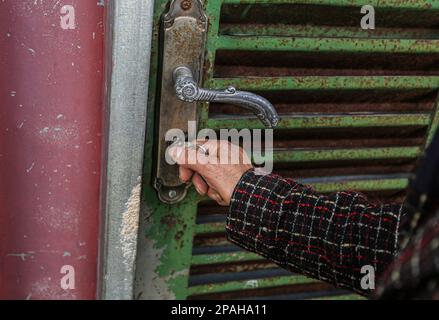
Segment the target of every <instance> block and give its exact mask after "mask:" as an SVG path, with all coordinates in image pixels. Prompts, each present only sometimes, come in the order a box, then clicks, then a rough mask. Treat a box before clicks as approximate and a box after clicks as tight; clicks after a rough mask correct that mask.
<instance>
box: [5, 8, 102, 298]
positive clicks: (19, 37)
mask: <svg viewBox="0 0 439 320" xmlns="http://www.w3.org/2000/svg"><path fill="white" fill-rule="evenodd" d="M98 2H100V1H97V0H44V1H41V0H3V1H0V98H1V100H0V299H11V298H12V299H26V298H28V299H29V298H30V299H93V298H95V296H96V281H97V280H96V279H97V250H98V222H99V221H98V217H99V178H100V156H101V125H102V124H101V118H102V100H103V94H102V88H103V86H102V83H103V22H102V20H103V11H104V9H103V7H102V6H100V5H99V4H98ZM64 5H73V7H74V8H75V15H76V21H75V22H76V29H74V30H63V29H62V28H61V24H60V16H61V13H60V10H61V7H62V6H64ZM64 265H71V266H72V267H73V268H74V271H75V289H72V290H65V289H63V288H62V287H61V282H60V281H61V278H62V277H63V276H64V275H63V274H61V272H60V271H61V268H62V266H64Z"/></svg>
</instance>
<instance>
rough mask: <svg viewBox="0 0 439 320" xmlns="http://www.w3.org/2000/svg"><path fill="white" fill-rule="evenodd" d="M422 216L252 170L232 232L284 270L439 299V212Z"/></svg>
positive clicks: (386, 294) (238, 196)
mask: <svg viewBox="0 0 439 320" xmlns="http://www.w3.org/2000/svg"><path fill="white" fill-rule="evenodd" d="M421 198H425V197H422V196H421ZM420 215H421V213H420V211H419V210H414V209H413V208H411V207H410V206H408V205H404V206H403V205H401V204H369V203H368V201H367V199H366V197H365V196H364V195H362V194H360V193H357V192H352V191H350V192H337V193H334V194H331V195H321V194H318V193H316V192H314V191H313V190H312V189H311V188H310V187H308V186H305V185H301V184H299V183H297V182H296V181H294V180H291V179H284V178H282V177H280V176H277V175H273V174H270V175H258V174H256V173H255V171H254V170H253V169H252V170H249V171H247V172H246V173H245V174H244V175H243V176H242V178H241V180H240V181H239V183H238V184H237V186H236V188H235V190H234V193H233V196H232V200H231V205H230V210H229V214H228V217H227V222H226V231H227V236H228V239H229V240H231V241H232V242H234V243H236V244H237V245H239V246H241V247H243V248H245V249H247V250H250V251H253V252H256V253H258V254H260V255H262V256H264V257H266V258H268V259H270V260H272V261H274V262H275V263H277V264H278V265H280V266H281V267H283V268H286V269H288V270H291V271H293V272H296V273H302V274H305V275H308V276H310V277H312V278H316V279H319V280H323V281H327V282H329V283H332V284H334V285H336V286H339V287H343V288H348V289H351V290H353V291H356V292H358V293H360V294H363V295H368V296H371V297H373V298H424V299H430V298H435V299H439V211H435V212H433V213H430V214H429V217H430V218H428V219H424V220H426V221H425V223H423V224H419V223H418V222H419V221H422V220H423V219H420ZM424 216H425V213H424ZM365 265H371V266H373V267H374V269H375V276H376V280H377V282H378V285H377V288H376V289H375V290H373V292H371V290H364V289H362V287H361V279H362V277H364V274H362V273H361V267H362V266H365Z"/></svg>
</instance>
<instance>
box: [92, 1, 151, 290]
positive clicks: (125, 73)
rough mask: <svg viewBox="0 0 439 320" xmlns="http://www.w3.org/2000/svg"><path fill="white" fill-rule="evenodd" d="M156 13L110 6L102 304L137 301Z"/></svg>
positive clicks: (131, 5) (147, 7)
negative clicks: (135, 288) (136, 270)
mask: <svg viewBox="0 0 439 320" xmlns="http://www.w3.org/2000/svg"><path fill="white" fill-rule="evenodd" d="M152 12H153V3H152V1H144V0H110V1H107V21H106V37H107V38H106V57H105V61H106V66H107V69H106V83H105V85H106V110H107V115H106V118H107V119H106V121H105V123H106V124H107V128H106V137H105V140H106V144H107V146H106V148H105V150H106V152H105V155H104V158H105V160H104V164H106V165H103V167H106V172H105V174H104V175H103V178H102V190H103V191H102V212H103V217H102V223H101V225H102V227H101V246H100V268H99V273H100V281H99V282H100V288H99V292H98V296H99V297H100V298H101V299H132V298H133V282H134V268H135V256H136V250H137V232H138V220H139V208H140V195H141V181H142V180H141V177H142V168H143V161H144V144H145V128H146V108H147V97H148V83H149V63H150V47H151V31H152Z"/></svg>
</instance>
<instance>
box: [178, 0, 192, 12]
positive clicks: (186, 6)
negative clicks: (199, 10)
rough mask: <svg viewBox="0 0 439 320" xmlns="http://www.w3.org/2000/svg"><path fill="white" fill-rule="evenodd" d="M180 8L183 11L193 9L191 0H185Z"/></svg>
mask: <svg viewBox="0 0 439 320" xmlns="http://www.w3.org/2000/svg"><path fill="white" fill-rule="evenodd" d="M180 6H181V8H182V9H183V10H189V9H190V8H191V7H192V2H191V1H190V0H183V1H182V2H181V4H180Z"/></svg>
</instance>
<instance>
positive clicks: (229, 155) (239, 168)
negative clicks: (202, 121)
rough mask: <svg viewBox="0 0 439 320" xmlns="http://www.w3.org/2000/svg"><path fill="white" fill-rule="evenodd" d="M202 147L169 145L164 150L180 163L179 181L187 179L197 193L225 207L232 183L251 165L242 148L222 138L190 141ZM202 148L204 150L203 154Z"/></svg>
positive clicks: (234, 184) (231, 189) (228, 200)
mask: <svg viewBox="0 0 439 320" xmlns="http://www.w3.org/2000/svg"><path fill="white" fill-rule="evenodd" d="M192 145H198V146H202V147H198V148H195V147H188V146H172V147H171V148H170V149H169V150H168V152H169V155H170V156H171V158H172V159H173V160H174V161H175V162H176V163H177V164H179V165H180V168H179V171H180V180H182V181H183V182H187V181H190V180H191V179H192V183H193V184H194V186H195V189H196V190H197V192H198V193H199V194H200V195H205V194H207V196H208V197H209V198H211V199H212V200H215V201H216V202H217V203H218V204H220V205H223V206H228V205H229V204H230V199H231V197H232V193H233V190H234V189H235V186H236V184H237V183H238V182H239V180H240V179H241V177H242V175H243V174H244V173H245V172H246V171H247V170H249V169H251V168H252V165H251V161H250V159H249V157H248V156H247V154H246V153H245V151H244V150H243V149H242V148H240V147H238V146H236V145H234V144H231V143H229V142H228V141H222V140H208V141H205V140H204V141H200V140H198V141H194V142H193V143H192ZM205 151H207V152H206V153H205Z"/></svg>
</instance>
